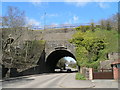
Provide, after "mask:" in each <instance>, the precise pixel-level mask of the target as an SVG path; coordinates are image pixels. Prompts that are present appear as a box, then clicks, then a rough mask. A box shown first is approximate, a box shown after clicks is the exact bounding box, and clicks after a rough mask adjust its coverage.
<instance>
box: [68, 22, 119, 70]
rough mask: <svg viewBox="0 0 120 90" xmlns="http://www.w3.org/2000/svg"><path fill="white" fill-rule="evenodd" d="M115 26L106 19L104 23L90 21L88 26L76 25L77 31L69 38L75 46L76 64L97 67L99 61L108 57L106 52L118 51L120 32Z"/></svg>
mask: <svg viewBox="0 0 120 90" xmlns="http://www.w3.org/2000/svg"><path fill="white" fill-rule="evenodd" d="M104 22H105V21H104ZM103 26H104V27H103ZM116 28H117V27H116ZM116 28H115V27H112V26H111V25H110V22H107V21H106V24H100V25H94V23H91V25H89V26H80V27H77V28H76V31H77V32H76V33H75V34H74V35H73V38H72V39H71V40H69V41H70V42H71V43H73V44H75V46H76V59H77V64H78V65H79V66H83V67H92V68H98V67H99V62H100V61H103V60H106V59H108V57H107V54H108V53H111V52H118V51H119V50H118V47H119V46H118V39H119V38H120V34H119V33H118V30H117V29H116Z"/></svg>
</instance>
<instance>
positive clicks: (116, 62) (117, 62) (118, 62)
mask: <svg viewBox="0 0 120 90" xmlns="http://www.w3.org/2000/svg"><path fill="white" fill-rule="evenodd" d="M112 64H120V59H118V60H116V61H114V62H113V63H112Z"/></svg>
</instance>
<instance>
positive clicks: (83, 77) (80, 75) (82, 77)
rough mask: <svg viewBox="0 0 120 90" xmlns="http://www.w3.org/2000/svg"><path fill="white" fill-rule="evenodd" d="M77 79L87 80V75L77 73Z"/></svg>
mask: <svg viewBox="0 0 120 90" xmlns="http://www.w3.org/2000/svg"><path fill="white" fill-rule="evenodd" d="M75 79H76V80H86V78H85V76H84V75H82V74H80V73H76V76H75Z"/></svg>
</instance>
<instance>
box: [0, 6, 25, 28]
mask: <svg viewBox="0 0 120 90" xmlns="http://www.w3.org/2000/svg"><path fill="white" fill-rule="evenodd" d="M25 22H26V20H25V12H24V11H20V10H19V8H17V7H13V6H8V9H7V14H6V16H4V17H2V25H3V27H8V28H20V27H23V26H25Z"/></svg>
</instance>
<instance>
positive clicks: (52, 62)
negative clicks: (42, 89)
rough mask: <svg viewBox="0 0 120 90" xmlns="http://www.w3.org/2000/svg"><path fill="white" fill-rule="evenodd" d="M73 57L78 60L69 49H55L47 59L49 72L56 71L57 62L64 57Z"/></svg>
mask: <svg viewBox="0 0 120 90" xmlns="http://www.w3.org/2000/svg"><path fill="white" fill-rule="evenodd" d="M67 56H69V57H72V58H74V59H75V60H76V58H75V56H74V55H73V54H72V53H71V52H69V51H67V50H56V51H53V52H52V53H51V54H50V55H49V56H48V57H47V59H46V67H47V70H48V71H49V72H54V69H55V67H56V64H57V62H58V61H59V60H60V59H61V58H63V57H67Z"/></svg>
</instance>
